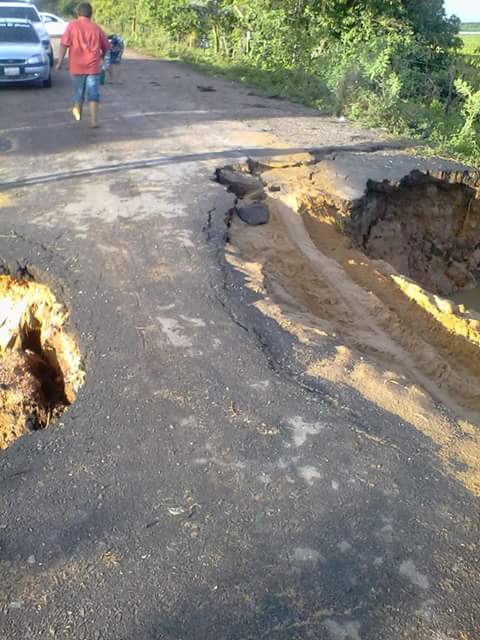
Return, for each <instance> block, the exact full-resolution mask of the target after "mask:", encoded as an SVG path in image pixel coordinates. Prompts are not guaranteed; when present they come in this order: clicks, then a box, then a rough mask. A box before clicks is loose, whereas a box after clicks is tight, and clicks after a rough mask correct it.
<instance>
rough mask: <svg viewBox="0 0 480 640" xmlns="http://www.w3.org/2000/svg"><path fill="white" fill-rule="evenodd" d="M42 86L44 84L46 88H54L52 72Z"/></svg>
mask: <svg viewBox="0 0 480 640" xmlns="http://www.w3.org/2000/svg"><path fill="white" fill-rule="evenodd" d="M42 86H43V88H44V89H51V88H52V74H51V73H50V75H49V76H48V78H47V79H46V80H44V81H43V83H42Z"/></svg>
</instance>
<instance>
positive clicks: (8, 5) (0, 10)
mask: <svg viewBox="0 0 480 640" xmlns="http://www.w3.org/2000/svg"><path fill="white" fill-rule="evenodd" d="M0 18H6V19H13V20H28V21H29V22H31V23H32V24H33V26H34V27H35V31H36V32H37V33H38V37H39V38H40V42H41V43H42V45H43V47H44V49H45V51H46V52H47V54H48V57H49V58H50V65H51V66H52V67H53V49H52V43H51V42H50V36H49V35H48V31H47V27H46V25H45V24H44V22H43V20H42V18H41V16H40V14H39V12H38V9H37V7H36V6H35V5H34V4H31V3H30V2H21V1H18V2H11V1H10V0H7V1H6V0H0Z"/></svg>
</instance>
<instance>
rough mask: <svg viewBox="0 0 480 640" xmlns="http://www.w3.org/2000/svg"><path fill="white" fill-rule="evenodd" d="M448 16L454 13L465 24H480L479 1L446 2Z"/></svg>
mask: <svg viewBox="0 0 480 640" xmlns="http://www.w3.org/2000/svg"><path fill="white" fill-rule="evenodd" d="M445 9H446V11H447V15H449V16H450V15H452V13H454V14H455V15H456V16H458V17H459V18H460V20H462V21H463V22H480V2H479V0H445Z"/></svg>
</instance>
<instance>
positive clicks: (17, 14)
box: [0, 4, 40, 22]
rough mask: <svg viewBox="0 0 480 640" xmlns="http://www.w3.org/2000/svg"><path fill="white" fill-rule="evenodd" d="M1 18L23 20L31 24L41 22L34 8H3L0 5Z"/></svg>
mask: <svg viewBox="0 0 480 640" xmlns="http://www.w3.org/2000/svg"><path fill="white" fill-rule="evenodd" d="M0 18H22V19H24V20H30V22H40V20H39V17H38V13H37V11H36V10H35V8H34V7H29V6H26V7H2V5H1V4H0Z"/></svg>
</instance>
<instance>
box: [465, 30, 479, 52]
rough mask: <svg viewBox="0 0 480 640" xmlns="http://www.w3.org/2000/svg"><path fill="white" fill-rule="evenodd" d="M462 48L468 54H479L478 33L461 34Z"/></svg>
mask: <svg viewBox="0 0 480 640" xmlns="http://www.w3.org/2000/svg"><path fill="white" fill-rule="evenodd" d="M462 39H463V50H464V52H465V53H467V54H468V55H480V34H469V35H463V36H462Z"/></svg>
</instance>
